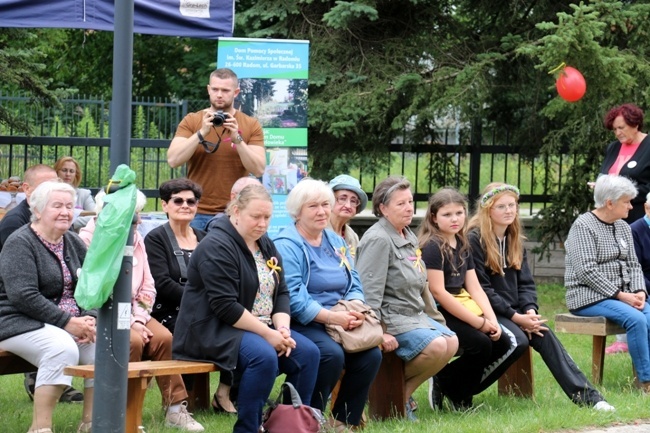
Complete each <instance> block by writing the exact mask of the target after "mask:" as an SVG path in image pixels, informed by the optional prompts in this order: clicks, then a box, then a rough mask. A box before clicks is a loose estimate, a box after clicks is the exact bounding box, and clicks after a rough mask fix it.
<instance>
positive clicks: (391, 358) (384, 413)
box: [368, 348, 533, 420]
mask: <svg viewBox="0 0 650 433" xmlns="http://www.w3.org/2000/svg"><path fill="white" fill-rule="evenodd" d="M531 350H532V349H530V348H529V349H528V350H527V351H526V352H524V354H523V355H522V356H521V358H519V359H518V360H517V361H516V362H515V363H514V364H513V365H511V366H510V367H509V368H508V370H507V371H506V372H505V373H504V374H503V375H502V376H501V377H500V378H499V385H498V386H499V394H500V395H504V394H507V395H517V396H521V397H532V395H533V361H532V352H531ZM405 409H406V392H405V376H404V361H402V359H401V358H399V357H398V356H397V355H395V352H387V353H384V354H383V357H382V361H381V365H380V367H379V371H378V372H377V376H375V380H374V382H373V383H372V385H371V386H370V393H369V395H368V413H369V415H370V419H374V420H384V419H388V418H394V417H403V416H404V415H405Z"/></svg>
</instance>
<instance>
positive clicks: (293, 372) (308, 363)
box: [233, 330, 320, 433]
mask: <svg viewBox="0 0 650 433" xmlns="http://www.w3.org/2000/svg"><path fill="white" fill-rule="evenodd" d="M291 337H292V338H293V339H294V340H295V341H296V348H295V349H293V350H292V351H291V354H290V355H289V356H288V357H287V356H281V357H278V353H277V352H276V351H275V349H274V348H273V347H272V346H271V345H270V344H269V343H268V342H267V341H266V340H265V339H264V338H262V337H261V336H259V335H257V334H255V333H252V332H247V331H245V332H244V335H243V337H242V340H241V344H240V345H239V357H238V359H237V370H238V371H239V373H240V374H241V382H240V384H239V396H238V397H237V422H235V426H234V428H233V433H257V432H258V430H259V428H260V425H262V408H263V407H264V403H266V400H267V399H268V398H269V394H270V393H271V390H272V389H273V384H274V383H275V378H276V376H277V375H278V374H280V373H286V375H287V379H286V380H287V382H290V383H291V384H292V385H293V386H294V387H295V388H296V390H297V391H298V393H299V394H300V398H301V399H302V402H303V403H304V404H307V405H309V404H310V401H311V395H312V392H313V389H314V384H315V383H316V376H317V374H318V359H319V358H320V353H319V351H318V347H316V345H315V344H314V343H312V342H311V340H309V339H308V338H306V337H304V336H302V335H300V334H299V333H298V332H296V331H294V330H292V331H291Z"/></svg>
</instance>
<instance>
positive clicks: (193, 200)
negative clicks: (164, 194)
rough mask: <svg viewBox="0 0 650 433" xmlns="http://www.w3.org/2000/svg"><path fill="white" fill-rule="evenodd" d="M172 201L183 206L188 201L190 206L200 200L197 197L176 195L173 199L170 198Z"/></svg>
mask: <svg viewBox="0 0 650 433" xmlns="http://www.w3.org/2000/svg"><path fill="white" fill-rule="evenodd" d="M169 201H170V202H172V203H174V204H175V205H176V206H183V203H187V205H188V206H189V207H194V206H196V204H197V203H198V202H199V201H198V200H197V199H195V198H188V199H184V198H180V197H174V198H173V199H171V200H169Z"/></svg>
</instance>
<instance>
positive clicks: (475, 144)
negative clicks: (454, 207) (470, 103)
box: [467, 118, 483, 210]
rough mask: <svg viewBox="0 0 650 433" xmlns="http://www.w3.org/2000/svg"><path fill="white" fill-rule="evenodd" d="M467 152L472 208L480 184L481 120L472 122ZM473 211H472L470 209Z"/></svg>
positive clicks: (469, 196) (469, 194) (469, 195)
mask: <svg viewBox="0 0 650 433" xmlns="http://www.w3.org/2000/svg"><path fill="white" fill-rule="evenodd" d="M471 128H472V129H471V132H470V143H469V147H470V151H469V193H468V194H467V195H468V198H469V202H470V207H472V208H473V207H474V203H476V199H477V198H478V195H479V188H480V182H481V142H482V140H483V124H482V121H481V119H477V118H475V119H474V120H473V121H472V126H471ZM472 210H473V209H472Z"/></svg>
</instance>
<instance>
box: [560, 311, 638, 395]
mask: <svg viewBox="0 0 650 433" xmlns="http://www.w3.org/2000/svg"><path fill="white" fill-rule="evenodd" d="M555 332H566V333H569V334H583V335H591V336H593V347H592V352H591V353H592V362H591V378H592V380H593V382H594V384H596V385H599V384H601V383H602V381H603V368H604V366H605V345H606V340H607V336H608V335H616V334H625V329H623V328H621V327H620V326H618V325H617V324H615V323H614V322H611V321H609V320H607V319H606V318H605V317H602V316H596V317H582V316H574V315H573V314H571V313H562V314H557V315H556V316H555ZM634 377H636V374H634Z"/></svg>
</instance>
